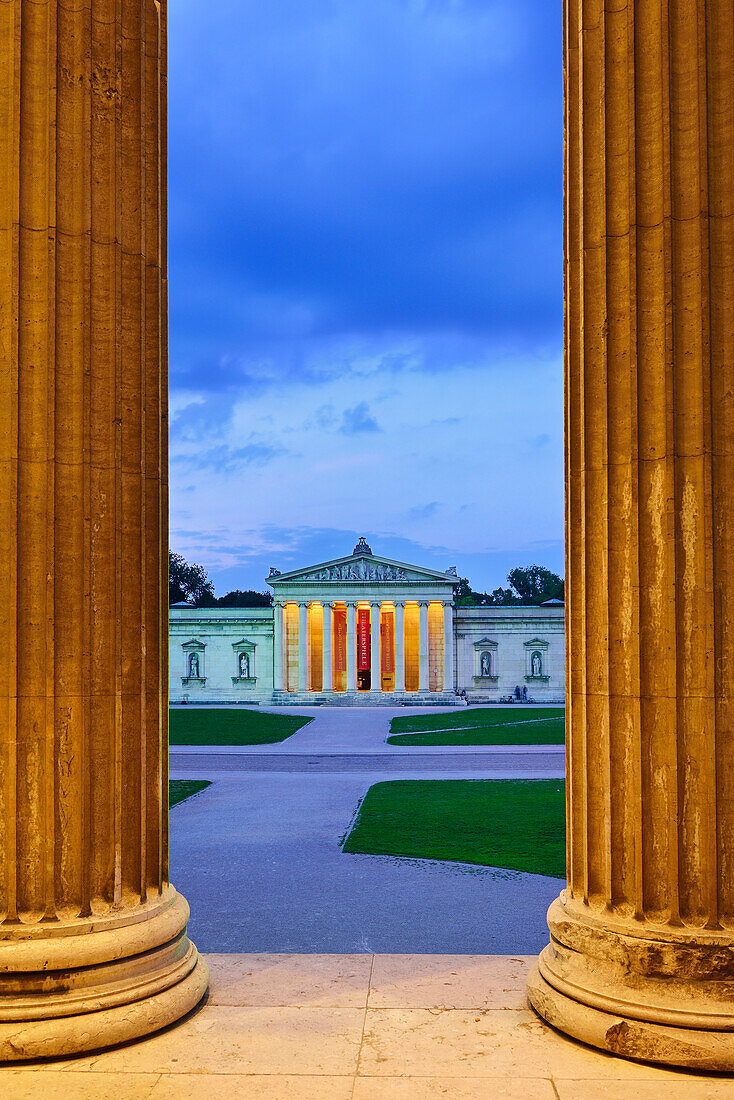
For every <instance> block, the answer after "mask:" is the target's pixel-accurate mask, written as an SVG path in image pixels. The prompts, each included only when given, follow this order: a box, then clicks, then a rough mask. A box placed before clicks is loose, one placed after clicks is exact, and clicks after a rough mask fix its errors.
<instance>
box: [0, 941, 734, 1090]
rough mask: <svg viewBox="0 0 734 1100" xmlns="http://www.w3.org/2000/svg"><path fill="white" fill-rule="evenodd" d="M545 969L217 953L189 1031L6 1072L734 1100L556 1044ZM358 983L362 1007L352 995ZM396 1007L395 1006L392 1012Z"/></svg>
mask: <svg viewBox="0 0 734 1100" xmlns="http://www.w3.org/2000/svg"><path fill="white" fill-rule="evenodd" d="M532 962H533V959H531V958H523V957H520V956H513V957H511V958H502V957H487V956H474V957H466V956H464V957H463V958H461V957H457V956H443V957H442V956H435V955H434V956H431V957H428V958H426V957H425V956H421V955H415V954H407V955H399V956H395V955H390V956H380V955H375V956H373V955H369V954H367V955H362V956H359V955H348V956H340V955H311V954H309V955H297V954H295V955H270V956H268V955H249V954H244V955H243V954H235V955H217V956H215V957H213V958H211V959H210V963H211V974H212V984H211V993H210V997H209V1000H208V1002H205V1003H204V1004H203V1005H202V1006H201V1007H200V1008H199V1009H198V1010H195V1011H194V1012H193V1013H191V1014H190V1015H189V1016H188V1017H187V1018H186V1019H185V1020H183V1021H182V1022H181V1023H180V1024H178V1025H175V1026H173V1027H170V1028H167V1029H166V1030H164V1031H162V1032H159V1033H158V1034H155V1035H152V1036H149V1037H148V1038H146V1039H143V1040H141V1041H139V1042H136V1043H131V1044H128V1045H126V1046H123V1047H117V1048H115V1049H112V1050H107V1051H101V1052H97V1053H94V1054H85V1055H81V1056H79V1057H77V1058H68V1059H62V1060H59V1061H49V1062H42V1063H38V1062H37V1063H32V1064H22V1065H20V1066H17V1065H16V1066H0V1096H2V1098H3V1100H36V1097H39V1096H43V1097H47V1098H49V1100H53V1098H55V1097H59V1098H63V1100H118V1098H122V1100H142V1098H151V1100H199V1098H200V1097H202V1096H210V1097H217V1098H218V1097H223V1098H224V1100H230V1098H231V1100H235V1098H239V1097H247V1098H248V1100H249V1098H252V1100H314V1098H315V1097H318V1098H319V1100H321V1098H323V1100H438V1098H439V1097H451V1098H452V1100H487V1098H491V1100H588V1098H589V1097H594V1100H628V1098H629V1097H631V1096H634V1097H635V1098H636V1100H658V1098H659V1097H665V1100H729V1098H731V1097H733V1096H734V1077H732V1076H729V1075H726V1074H716V1073H706V1074H704V1073H690V1072H688V1071H686V1070H678V1069H668V1068H666V1067H663V1066H654V1065H646V1064H644V1063H640V1062H630V1061H627V1060H626V1059H624V1058H617V1057H615V1056H613V1055H611V1054H606V1053H603V1052H601V1051H598V1050H595V1049H593V1048H591V1047H586V1046H584V1045H583V1044H581V1043H577V1042H575V1041H574V1040H572V1039H569V1038H567V1037H566V1036H564V1035H561V1034H560V1033H559V1032H557V1031H554V1030H553V1029H552V1028H550V1027H548V1025H547V1024H546V1023H545V1022H544V1021H543V1020H541V1019H540V1018H539V1017H538V1016H536V1015H535V1013H534V1012H533V1011H532V1010H531V1009H530V1008H528V1007H526V1006H523V1005H518V1002H517V993H518V991H519V990H521V989H522V986H523V984H524V981H525V978H526V976H527V971H528V969H529V967H530V966H531V965H532ZM342 981H343V982H344V984H345V997H346V999H344V998H343V997H342V994H341V993H339V992H338V989H339V985H340V983H342ZM446 990H449V995H448V998H447V997H446V996H445V992H446ZM324 994H326V996H324ZM355 996H356V997H357V998H358V1003H355V1002H354V997H355ZM335 997H336V998H337V999H339V1003H338V1004H336V1003H335ZM385 997H386V998H387V1001H386V1002H385V1003H384V1005H383V1006H382V1007H379V1005H380V1002H381V999H383V998H385ZM223 999H226V1000H227V1003H226V1004H224V1003H223ZM448 1001H450V1002H451V1003H450V1004H449V1003H447V1002H448Z"/></svg>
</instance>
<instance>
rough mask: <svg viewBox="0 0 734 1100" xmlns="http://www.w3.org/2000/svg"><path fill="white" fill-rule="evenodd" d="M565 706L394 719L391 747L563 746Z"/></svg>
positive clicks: (414, 715) (464, 712) (425, 715)
mask: <svg viewBox="0 0 734 1100" xmlns="http://www.w3.org/2000/svg"><path fill="white" fill-rule="evenodd" d="M565 713H566V712H565V708H564V707H523V706H517V707H515V706H513V707H498V708H497V710H495V709H494V708H493V709H491V710H490V709H486V710H485V709H483V710H478V709H472V708H468V709H467V710H464V709H463V708H461V709H457V710H452V711H451V712H450V713H448V714H446V713H443V714H410V715H405V716H403V715H401V716H400V717H399V718H393V720H392V722H391V723H390V737H388V739H387V740H388V744H390V745H562V744H563V740H564V732H565Z"/></svg>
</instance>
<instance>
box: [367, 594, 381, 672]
mask: <svg viewBox="0 0 734 1100" xmlns="http://www.w3.org/2000/svg"><path fill="white" fill-rule="evenodd" d="M380 606H381V605H380V604H379V603H371V604H370V668H371V672H370V690H371V691H377V692H380V691H382V657H381V654H380Z"/></svg>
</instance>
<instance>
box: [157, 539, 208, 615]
mask: <svg viewBox="0 0 734 1100" xmlns="http://www.w3.org/2000/svg"><path fill="white" fill-rule="evenodd" d="M215 599H216V597H215V595H214V585H213V584H212V582H211V580H210V579H209V574H208V573H207V571H206V569H205V568H204V566H203V565H189V563H188V562H187V561H186V559H185V558H184V557H183V555H182V554H176V553H174V552H173V551H172V550H169V552H168V603H169V605H170V604H174V603H182V602H183V601H186V603H192V604H194V606H195V607H211V606H212V604H211V603H210V602H208V601H211V600H215Z"/></svg>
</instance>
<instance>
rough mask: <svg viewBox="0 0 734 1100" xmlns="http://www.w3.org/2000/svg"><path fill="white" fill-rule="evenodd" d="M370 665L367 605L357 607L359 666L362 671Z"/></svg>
mask: <svg viewBox="0 0 734 1100" xmlns="http://www.w3.org/2000/svg"><path fill="white" fill-rule="evenodd" d="M369 667H370V613H369V611H368V610H367V608H366V607H359V608H357V668H358V669H359V670H360V672H363V671H364V670H365V669H368V668H369Z"/></svg>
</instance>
